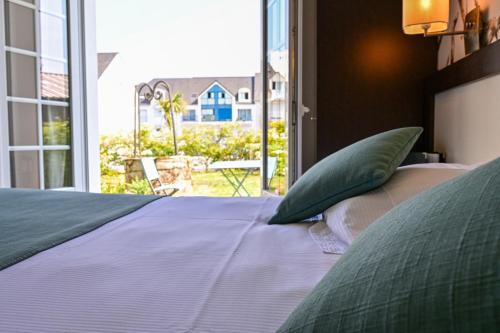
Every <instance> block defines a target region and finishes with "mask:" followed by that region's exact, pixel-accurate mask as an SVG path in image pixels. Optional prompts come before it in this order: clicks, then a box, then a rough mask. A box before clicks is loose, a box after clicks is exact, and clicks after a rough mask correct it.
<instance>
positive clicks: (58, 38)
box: [40, 13, 68, 59]
mask: <svg viewBox="0 0 500 333" xmlns="http://www.w3.org/2000/svg"><path fill="white" fill-rule="evenodd" d="M40 38H41V53H42V56H43V57H51V58H57V59H67V58H68V45H67V44H68V37H67V26H66V19H64V18H61V17H58V16H53V15H50V14H44V13H40Z"/></svg>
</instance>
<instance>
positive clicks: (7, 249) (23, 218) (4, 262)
mask: <svg viewBox="0 0 500 333" xmlns="http://www.w3.org/2000/svg"><path fill="white" fill-rule="evenodd" d="M158 198H159V197H155V196H132V195H105V194H92V193H76V192H48V191H47V192H45V191H35V190H13V189H0V270H2V269H4V268H7V267H9V266H11V265H14V264H16V263H18V262H20V261H22V260H24V259H26V258H29V257H31V256H33V255H35V254H37V253H39V252H42V251H45V250H47V249H50V248H52V247H54V246H56V245H59V244H62V243H64V242H66V241H68V240H70V239H73V238H76V237H79V236H81V235H83V234H86V233H88V232H90V231H92V230H95V229H97V228H99V227H101V226H103V225H104V224H106V223H108V222H111V221H113V220H115V219H117V218H119V217H122V216H125V215H127V214H129V213H132V212H134V211H136V210H137V209H139V208H141V207H143V206H145V205H146V204H148V203H150V202H152V201H154V200H156V199H158Z"/></svg>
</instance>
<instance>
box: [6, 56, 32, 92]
mask: <svg viewBox="0 0 500 333" xmlns="http://www.w3.org/2000/svg"><path fill="white" fill-rule="evenodd" d="M6 60H7V95H8V96H14V97H26V98H36V58H34V57H30V56H26V55H22V54H15V53H11V52H7V59H6Z"/></svg>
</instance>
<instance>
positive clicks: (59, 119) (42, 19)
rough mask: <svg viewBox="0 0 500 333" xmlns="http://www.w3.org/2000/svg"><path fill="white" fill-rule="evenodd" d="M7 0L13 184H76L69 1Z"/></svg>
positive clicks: (41, 186)
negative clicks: (71, 94)
mask: <svg viewBox="0 0 500 333" xmlns="http://www.w3.org/2000/svg"><path fill="white" fill-rule="evenodd" d="M3 3H4V8H5V23H4V22H2V23H1V24H5V28H6V29H5V36H0V40H2V41H3V37H5V40H4V41H5V56H6V65H7V68H6V71H5V72H6V76H4V77H2V78H1V79H2V80H6V81H5V82H6V86H7V103H6V106H7V110H5V111H4V110H0V112H6V113H7V119H8V121H7V124H0V126H5V130H6V131H8V133H9V140H8V142H7V145H8V150H9V152H10V153H9V157H10V175H11V178H10V185H11V186H12V187H20V188H39V189H60V188H74V187H75V181H74V179H73V176H74V172H73V152H74V148H75V147H74V146H73V142H72V133H73V128H72V121H73V108H72V105H71V102H72V101H71V99H70V70H69V69H70V65H71V62H70V60H71V59H70V57H69V45H68V19H67V10H66V1H64V0H53V1H4V2H3ZM2 71H3V69H2ZM2 76H3V74H2ZM2 102H3V101H2ZM2 130H4V128H2Z"/></svg>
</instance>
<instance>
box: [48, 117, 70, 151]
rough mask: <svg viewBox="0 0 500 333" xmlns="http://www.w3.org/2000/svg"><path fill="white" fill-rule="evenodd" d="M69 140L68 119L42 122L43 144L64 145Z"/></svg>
mask: <svg viewBox="0 0 500 333" xmlns="http://www.w3.org/2000/svg"><path fill="white" fill-rule="evenodd" d="M70 141H71V126H70V123H69V121H68V120H56V121H49V122H44V123H43V142H44V144H45V145H66V144H69V142H70Z"/></svg>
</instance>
